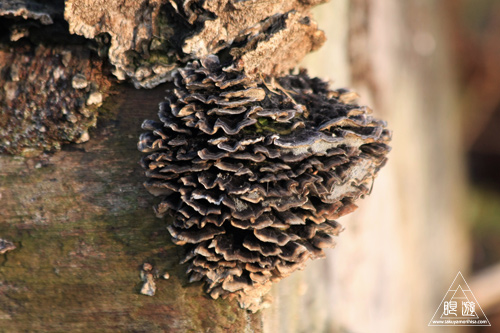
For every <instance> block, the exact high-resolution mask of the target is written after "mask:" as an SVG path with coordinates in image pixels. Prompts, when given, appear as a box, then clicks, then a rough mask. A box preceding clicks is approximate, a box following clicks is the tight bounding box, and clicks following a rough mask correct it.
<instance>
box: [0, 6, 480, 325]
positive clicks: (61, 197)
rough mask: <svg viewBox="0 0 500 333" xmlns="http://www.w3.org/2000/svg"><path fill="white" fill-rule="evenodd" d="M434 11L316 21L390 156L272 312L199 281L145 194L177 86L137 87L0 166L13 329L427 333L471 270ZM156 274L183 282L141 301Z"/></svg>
mask: <svg viewBox="0 0 500 333" xmlns="http://www.w3.org/2000/svg"><path fill="white" fill-rule="evenodd" d="M418 3H420V5H418ZM438 9H439V5H438V4H437V3H436V2H431V1H426V2H425V3H422V2H418V1H416V0H415V1H410V2H404V3H403V2H401V1H397V0H376V1H367V0H366V1H365V0H357V1H347V0H338V1H332V2H331V3H329V4H327V5H322V6H321V7H319V8H318V9H317V10H316V13H315V16H316V18H317V19H318V21H319V25H320V27H322V28H323V29H325V30H326V34H327V38H328V42H327V44H326V45H325V47H324V48H323V49H322V50H321V51H319V52H318V53H316V54H315V55H312V56H311V57H310V58H309V59H306V64H307V66H308V67H309V68H310V72H311V73H312V74H313V75H319V76H322V77H329V78H330V79H332V81H333V82H334V86H350V85H351V84H354V85H355V87H356V88H357V90H358V92H359V93H360V95H361V96H362V97H363V101H364V102H366V104H368V105H373V107H374V109H375V110H376V113H377V114H378V115H379V116H382V117H384V118H386V119H387V120H388V122H389V125H390V127H391V128H392V129H393V130H394V141H393V151H392V152H391V154H390V161H389V163H388V165H387V166H386V167H385V169H383V170H382V171H381V173H380V176H379V178H378V179H377V180H376V181H375V186H374V190H373V193H372V194H371V196H370V197H369V198H368V199H365V200H363V201H362V202H360V208H359V209H358V211H357V212H355V213H353V214H352V216H350V217H346V218H342V219H341V220H340V222H341V223H342V224H344V226H345V227H346V230H345V231H344V232H343V233H342V234H341V235H340V237H339V238H338V246H337V247H336V248H335V249H334V250H332V251H330V252H329V256H328V258H327V259H326V260H320V261H316V262H311V263H310V264H309V266H308V267H307V268H306V270H304V271H302V272H297V273H296V274H294V275H292V276H291V277H289V278H287V279H285V280H284V281H281V282H280V283H278V284H277V285H276V286H275V287H274V289H273V291H272V296H273V303H272V305H271V308H270V309H267V310H264V311H262V312H260V313H257V314H253V315H252V314H247V313H246V312H244V311H242V310H240V309H238V307H237V305H236V304H235V303H232V302H229V301H223V300H217V301H213V300H210V299H208V298H206V296H205V295H204V293H203V291H202V288H201V286H200V285H199V284H192V285H189V284H187V281H186V278H185V276H184V270H185V267H184V266H182V265H181V266H179V265H177V262H178V259H179V255H178V252H177V251H178V250H177V249H176V248H175V247H174V246H173V245H171V243H170V242H169V241H168V238H169V236H168V233H167V231H166V230H165V228H164V222H162V221H160V220H158V219H157V218H156V217H155V216H154V213H153V211H152V209H151V203H152V198H151V196H150V195H149V194H147V193H146V191H145V190H144V189H143V188H142V186H141V183H142V180H143V178H142V176H141V173H142V172H141V170H140V167H139V165H138V164H137V161H138V160H139V158H140V154H139V153H138V152H137V151H136V148H135V145H136V141H137V137H138V134H139V133H140V123H141V122H142V119H145V118H151V117H154V116H155V114H156V110H157V103H158V101H160V100H161V99H162V96H163V92H162V90H163V89H165V88H164V87H159V88H157V89H155V90H147V91H144V90H143V91H139V90H134V89H133V88H131V87H128V88H123V89H120V90H119V91H118V92H117V94H116V96H114V97H113V99H112V101H111V102H109V101H108V102H107V103H106V105H105V106H106V107H107V108H108V109H109V110H110V112H109V114H108V120H107V121H101V123H100V124H99V126H98V129H97V130H96V131H95V132H94V133H91V140H90V141H89V142H88V143H85V144H82V145H72V146H67V147H66V148H65V149H63V151H61V152H59V153H56V154H54V155H48V156H42V157H40V158H34V159H26V158H20V157H8V156H0V195H1V199H0V200H1V201H0V202H1V206H0V216H1V217H0V238H6V239H9V240H12V241H14V242H15V244H16V246H17V249H15V250H13V251H9V252H7V253H6V254H4V255H3V257H2V259H1V263H0V327H1V329H3V330H5V331H9V332H12V331H14V332H15V331H25V330H28V331H35V330H38V331H40V330H46V331H48V330H51V331H89V330H93V329H95V328H96V327H98V328H99V329H100V330H102V331H106V330H107V331H112V330H122V331H161V330H164V331H170V332H176V331H178V332H183V331H186V330H191V331H210V332H217V331H235V332H236V331H237V332H242V331H257V332H258V331H261V330H263V331H267V332H305V331H307V332H325V331H332V332H336V331H349V332H351V331H352V332H424V331H427V329H428V327H427V323H428V322H429V320H430V318H431V317H432V314H433V313H434V311H435V309H436V307H437V306H438V305H439V302H440V300H441V298H442V297H443V294H444V292H445V291H446V290H447V288H448V286H449V284H450V283H451V280H452V279H453V277H454V276H455V275H456V273H457V271H458V270H459V269H460V270H462V272H464V271H467V268H468V239H467V236H466V234H465V227H464V226H463V223H462V214H461V209H460V207H461V206H460V205H461V202H462V201H461V200H462V196H463V177H462V170H461V167H460V165H462V164H461V157H460V156H461V151H460V147H459V146H458V143H459V141H458V138H457V136H458V126H459V119H458V113H457V112H456V108H457V106H456V105H455V96H456V95H455V94H456V91H455V90H454V87H453V84H452V82H453V75H452V72H451V70H450V67H449V63H448V62H447V58H446V52H447V49H446V45H445V44H443V42H444V41H445V38H444V36H442V35H441V34H440V33H439V31H442V27H440V26H439V22H440V17H439V15H440V14H439V13H440V11H439V10H438ZM429 37H430V38H429ZM433 42H434V44H433ZM429 43H430V44H429ZM432 45H435V46H436V45H437V47H435V48H433V47H432ZM144 262H150V263H152V264H154V265H155V267H156V268H157V269H159V270H160V272H163V271H164V270H166V271H168V272H169V273H170V275H171V278H170V279H169V280H161V279H160V280H157V287H158V290H157V294H156V295H155V296H154V297H148V296H143V295H140V294H139V293H138V291H139V288H140V285H141V283H140V282H141V281H140V278H139V268H140V265H141V264H142V263H144ZM466 278H467V276H466ZM479 301H480V300H479Z"/></svg>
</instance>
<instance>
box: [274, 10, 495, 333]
mask: <svg viewBox="0 0 500 333" xmlns="http://www.w3.org/2000/svg"><path fill="white" fill-rule="evenodd" d="M314 16H315V19H316V20H317V21H318V23H319V26H320V27H321V28H322V29H323V30H324V31H325V32H326V35H327V42H326V44H325V45H324V46H323V47H322V48H321V49H320V50H319V51H317V52H316V53H314V54H311V55H309V56H307V57H306V59H305V60H304V61H303V64H302V66H304V67H306V68H307V69H308V70H309V72H310V74H312V75H314V76H319V77H323V78H326V79H329V80H330V82H331V84H332V85H333V86H334V87H351V88H353V89H354V90H355V91H356V92H357V93H358V94H359V95H360V99H359V102H360V104H362V105H369V106H371V107H372V108H373V109H374V115H375V116H376V117H379V118H383V119H385V120H387V121H388V126H389V128H390V129H392V130H393V141H392V148H393V150H392V151H391V153H390V155H389V162H388V163H387V165H386V166H385V167H384V168H383V169H382V170H381V172H380V174H379V176H378V178H377V179H376V181H375V184H374V189H373V192H372V194H371V195H370V197H368V198H365V199H364V200H361V201H360V202H359V208H358V210H357V211H356V212H354V213H353V214H350V216H347V217H344V218H341V219H340V220H339V222H341V223H342V224H343V225H344V227H345V230H344V231H343V232H342V233H341V235H340V236H339V237H338V241H337V247H336V248H335V249H333V250H332V251H331V252H330V253H329V254H328V257H327V259H326V260H319V261H317V262H314V263H311V265H309V266H308V267H307V268H306V270H305V271H304V272H301V273H300V274H297V275H296V276H292V277H290V278H288V279H286V280H285V281H283V282H281V283H280V284H278V286H277V287H276V288H275V290H274V294H275V295H276V296H279V297H276V299H278V300H279V301H278V304H276V303H275V304H273V306H272V308H271V309H270V310H269V314H271V316H272V318H273V319H274V320H269V321H267V322H268V323H272V324H269V325H268V326H269V327H268V330H269V331H275V330H277V329H281V330H282V331H287V330H288V329H290V330H291V331H299V332H301V331H303V332H305V331H311V330H314V331H318V332H324V331H331V332H441V331H446V332H449V331H450V329H451V330H452V331H453V332H498V331H499V330H500V1H498V0H474V1H472V0H439V1H438V0H434V1H433V0H409V1H397V0H351V1H344V0H332V1H331V2H329V3H328V4H324V5H320V6H318V7H317V8H316V9H315V11H314ZM459 271H460V272H462V273H463V275H464V277H465V279H466V281H467V282H468V284H469V286H470V288H471V290H472V292H473V293H474V295H475V297H476V299H477V301H478V303H479V304H480V305H481V307H482V309H483V310H484V312H485V314H486V316H487V318H488V319H489V321H490V323H491V327H454V328H449V327H428V323H429V321H430V320H431V318H432V316H433V315H434V313H435V311H436V309H437V308H438V306H439V304H440V302H441V301H442V299H443V297H444V295H445V293H446V291H447V290H448V288H449V287H450V284H451V283H452V281H453V280H454V278H455V277H456V275H457V273H458V272H459ZM291 290H294V291H297V290H299V292H298V294H299V295H295V294H293V293H292V292H291ZM298 304H299V305H298ZM283 323H286V324H283ZM285 327H286V329H285Z"/></svg>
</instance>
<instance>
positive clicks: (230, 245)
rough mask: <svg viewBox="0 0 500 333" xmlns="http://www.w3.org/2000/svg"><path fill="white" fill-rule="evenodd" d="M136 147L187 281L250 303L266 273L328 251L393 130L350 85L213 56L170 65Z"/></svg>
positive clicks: (268, 279) (281, 273) (280, 274)
mask: <svg viewBox="0 0 500 333" xmlns="http://www.w3.org/2000/svg"><path fill="white" fill-rule="evenodd" d="M174 84H175V89H174V90H173V91H170V92H169V94H168V96H167V99H166V101H165V102H163V103H161V105H160V111H159V120H156V121H155V120H146V121H144V123H143V125H142V127H143V129H144V130H146V131H147V132H146V133H143V134H142V135H141V137H140V141H139V143H138V148H139V150H140V151H141V152H144V153H147V154H146V155H144V157H143V159H142V166H143V167H144V168H145V169H146V175H147V177H148V180H147V181H146V183H145V186H146V188H147V189H148V190H149V192H151V193H152V194H154V195H156V196H159V197H160V202H159V204H158V205H157V206H156V207H155V210H156V213H157V215H158V216H160V217H162V216H165V215H167V214H168V215H173V216H174V220H173V222H171V223H169V225H168V227H167V228H168V230H169V232H170V234H171V235H172V239H173V241H174V243H176V244H178V245H182V246H184V247H185V248H186V250H187V255H186V257H185V259H184V260H183V262H185V263H189V266H188V274H189V277H190V281H204V282H205V283H206V287H207V292H208V293H209V294H210V295H211V296H212V297H213V298H218V297H220V296H222V297H227V296H230V297H236V298H237V299H238V300H239V302H240V305H241V306H242V307H244V308H247V309H249V310H252V311H255V310H257V309H258V308H259V307H260V305H261V304H260V302H261V296H263V295H264V294H265V293H266V292H267V291H268V290H269V288H270V285H271V283H272V282H274V281H277V280H280V279H282V278H284V277H286V276H288V275H289V274H291V273H292V272H293V271H295V270H297V269H302V268H303V267H304V265H305V263H306V261H307V260H308V259H315V258H321V257H323V256H324V252H323V249H325V248H328V247H332V246H333V245H334V240H333V236H335V235H337V234H338V233H339V232H340V230H341V226H340V225H339V224H338V223H337V222H336V221H335V219H337V218H339V217H340V216H342V215H345V214H347V213H349V212H352V211H353V210H354V209H355V208H356V205H355V204H354V202H355V201H356V200H357V199H358V198H359V197H361V196H363V195H365V194H368V193H369V191H370V188H371V185H372V182H373V179H374V177H375V176H376V174H377V172H378V171H379V169H380V168H381V167H382V166H383V164H384V163H385V161H386V154H387V153H388V151H389V149H390V148H389V147H388V145H387V144H388V141H389V140H390V132H389V131H388V130H387V129H386V127H385V123H384V122H383V121H380V120H376V119H374V118H372V117H371V116H370V109H369V108H368V107H364V106H359V105H356V104H354V103H352V102H353V101H354V98H355V94H353V93H351V92H349V91H346V90H329V88H328V84H327V83H326V82H324V81H321V80H320V79H317V78H310V77H308V75H307V73H306V72H305V71H301V72H300V73H298V74H297V75H287V76H282V77H279V78H270V79H261V80H254V79H251V78H249V77H248V76H247V75H246V74H245V73H244V71H243V70H242V68H240V67H239V66H238V64H234V63H232V64H221V62H220V60H219V58H218V57H216V56H213V55H212V56H207V57H205V58H203V59H202V60H200V61H193V62H192V63H189V64H188V65H187V66H186V67H184V68H181V69H179V70H178V71H177V72H176V73H175V74H174Z"/></svg>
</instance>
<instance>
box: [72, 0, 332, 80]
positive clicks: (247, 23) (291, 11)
mask: <svg viewBox="0 0 500 333" xmlns="http://www.w3.org/2000/svg"><path fill="white" fill-rule="evenodd" d="M321 2H324V0H314V1H298V0H295V1H288V0H286V1H285V0H280V1H272V2H262V1H228V0H221V1H199V0H196V1H193V0H170V1H167V0H154V1H149V0H121V1H103V0H99V1H96V0H69V1H67V2H66V10H65V18H66V20H67V21H68V22H69V28H70V32H71V33H75V34H78V35H82V36H85V37H86V38H91V39H92V38H96V37H104V35H107V36H109V37H105V38H106V39H109V43H108V44H109V45H101V47H102V48H103V49H107V50H106V51H104V53H107V55H108V56H109V60H110V62H111V64H113V65H114V66H115V70H114V74H115V75H116V77H117V78H118V79H120V80H124V79H126V78H131V79H132V81H133V82H134V84H135V86H136V87H138V88H139V87H145V88H152V87H155V86H157V85H158V84H160V83H162V82H165V81H167V80H169V79H170V74H171V73H172V71H173V70H174V69H175V68H177V67H178V66H180V65H182V64H185V63H186V61H187V60H190V59H200V58H202V57H205V56H207V55H209V54H215V53H222V54H225V55H226V56H229V54H230V56H232V57H233V58H234V59H235V61H236V60H240V61H242V62H243V63H244V65H245V70H246V71H247V72H248V73H250V74H256V73H257V72H258V73H259V74H260V75H276V74H280V73H284V72H286V71H287V70H289V69H291V68H293V67H294V66H295V65H296V64H297V62H298V61H300V60H301V59H302V58H303V57H304V55H306V54H307V53H308V52H310V51H312V50H315V49H317V48H319V46H321V44H322V43H323V42H324V40H325V37H324V34H323V32H321V31H318V27H317V25H316V23H315V22H314V21H313V20H312V18H311V17H310V14H309V9H310V8H311V7H312V6H314V5H317V4H318V3H321ZM108 47H109V49H108Z"/></svg>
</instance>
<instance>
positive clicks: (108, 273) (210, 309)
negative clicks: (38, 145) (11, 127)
mask: <svg viewBox="0 0 500 333" xmlns="http://www.w3.org/2000/svg"><path fill="white" fill-rule="evenodd" d="M164 89H165V88H164V87H159V88H157V89H155V90H152V91H145V90H141V91H140V90H135V89H134V88H132V87H127V88H123V89H120V91H119V92H118V93H117V95H116V96H115V97H114V98H113V101H112V102H108V105H109V107H110V108H112V110H114V111H115V112H116V113H117V114H116V120H108V121H103V122H102V123H101V124H100V126H99V129H98V130H96V131H95V133H93V135H92V139H91V140H90V141H89V142H88V143H86V144H82V145H75V146H67V147H66V148H65V149H63V151H61V152H58V153H56V154H53V155H45V156H42V157H39V158H34V159H27V158H22V157H11V156H1V157H0V170H1V171H0V193H1V203H2V205H1V207H0V216H1V222H0V235H2V237H3V238H6V239H9V240H11V241H13V242H14V243H15V245H16V246H17V249H15V250H13V251H10V252H7V253H6V254H4V255H3V256H2V258H1V263H0V331H5V332H16V331H68V332H69V331H71V332H75V331H87V332H89V331H94V330H96V329H97V330H99V331H116V330H118V331H134V332H144V331H149V332H155V331H156V332H158V331H162V330H164V331H169V332H185V331H187V330H192V331H213V332H222V331H234V332H237V331H239V332H241V331H244V330H245V328H252V331H259V327H260V314H257V315H247V314H246V313H245V312H243V311H241V310H240V309H239V308H238V306H237V305H236V304H235V303H232V302H228V301H222V300H217V301H213V300H211V299H209V298H207V297H206V295H205V294H204V292H203V290H202V288H201V286H200V285H199V284H189V285H188V284H187V280H186V277H185V274H184V271H185V269H186V267H185V265H178V262H179V260H180V255H179V254H178V252H177V251H178V247H176V246H174V245H173V244H171V243H170V242H169V238H170V237H169V235H168V232H167V231H166V229H165V224H164V222H163V221H161V220H159V219H157V218H156V217H155V215H154V212H153V210H152V208H151V203H152V200H151V199H152V198H151V196H150V195H149V193H147V192H146V191H145V190H144V189H143V187H142V181H143V176H142V174H143V172H142V169H141V168H140V166H139V165H138V161H139V159H140V153H139V152H138V151H137V149H136V144H137V139H138V136H139V133H140V131H141V130H140V124H141V122H142V120H143V119H145V118H148V117H149V118H151V117H155V116H156V112H157V104H158V102H159V101H161V100H162V99H163V96H164V92H163V91H164ZM110 116H112V115H110ZM145 262H148V263H151V264H153V265H154V267H155V268H156V269H158V270H159V273H160V274H162V273H163V272H164V271H167V272H169V273H170V279H169V280H162V279H158V280H157V282H156V284H157V293H156V295H155V296H154V297H149V296H144V295H140V294H139V290H140V287H141V285H142V283H141V280H140V277H139V272H140V270H139V268H140V266H141V265H142V264H143V263H145Z"/></svg>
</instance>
